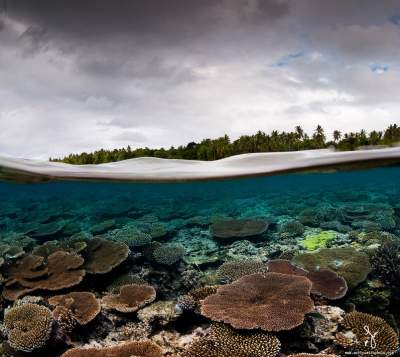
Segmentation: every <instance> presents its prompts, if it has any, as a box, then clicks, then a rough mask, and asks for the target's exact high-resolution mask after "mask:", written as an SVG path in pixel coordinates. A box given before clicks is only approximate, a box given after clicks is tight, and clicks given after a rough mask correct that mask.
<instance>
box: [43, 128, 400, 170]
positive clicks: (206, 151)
mask: <svg viewBox="0 0 400 357" xmlns="http://www.w3.org/2000/svg"><path fill="white" fill-rule="evenodd" d="M332 137H333V140H332V141H327V140H326V135H325V132H324V129H323V128H322V127H321V126H320V125H318V126H317V128H316V129H315V131H314V132H313V133H312V135H311V136H309V135H308V134H307V133H305V132H304V130H303V129H302V128H301V127H300V126H296V128H295V130H294V131H291V132H284V131H283V132H278V131H276V130H274V131H273V132H272V133H270V134H266V133H264V132H262V131H258V132H257V133H256V134H254V135H243V136H241V137H240V138H239V139H237V140H235V141H231V140H230V138H229V136H228V135H225V136H223V137H220V138H217V139H204V140H202V141H201V142H200V143H195V142H191V143H189V144H187V145H186V146H179V147H176V148H175V147H173V146H172V147H170V148H169V149H164V148H161V149H150V148H147V147H146V148H138V149H132V148H131V147H130V146H128V147H126V148H122V149H114V150H103V149H102V150H98V151H95V152H93V153H86V152H84V153H81V154H70V155H68V156H66V157H64V158H62V159H54V158H53V159H52V158H50V161H62V162H66V163H69V164H77V165H82V164H101V163H105V162H112V161H121V160H126V159H132V158H135V157H159V158H166V159H187V160H207V161H210V160H218V159H222V158H224V157H228V156H232V155H238V154H246V153H254V152H276V151H298V150H308V149H321V148H326V147H329V146H335V147H336V148H337V149H339V150H344V151H348V150H355V149H356V148H358V147H360V146H368V145H389V146H390V145H393V144H395V143H398V142H400V127H399V126H398V125H397V124H393V125H390V126H389V127H388V128H387V129H386V130H384V131H375V130H374V131H371V132H370V133H367V132H366V131H365V130H361V131H360V132H357V133H352V132H351V133H345V134H342V133H341V132H340V131H338V130H335V131H334V132H333V135H332Z"/></svg>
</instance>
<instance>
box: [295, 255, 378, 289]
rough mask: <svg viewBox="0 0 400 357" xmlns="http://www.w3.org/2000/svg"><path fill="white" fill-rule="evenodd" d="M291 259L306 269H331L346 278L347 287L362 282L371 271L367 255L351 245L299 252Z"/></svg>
mask: <svg viewBox="0 0 400 357" xmlns="http://www.w3.org/2000/svg"><path fill="white" fill-rule="evenodd" d="M292 261H293V263H294V264H296V265H298V266H300V267H302V268H304V269H306V270H308V271H315V270H318V269H320V268H325V269H330V270H333V271H334V272H336V273H337V274H339V275H340V276H342V277H343V278H344V279H345V280H346V282H347V285H348V287H349V288H353V287H355V286H357V285H358V284H359V283H361V282H363V281H364V280H365V279H366V278H367V276H368V274H369V272H370V271H371V264H370V262H369V258H368V255H367V254H365V253H363V252H359V251H357V250H355V249H354V248H351V247H345V248H329V249H321V250H319V251H317V252H313V253H304V254H299V255H297V256H295V257H294V258H293V260H292Z"/></svg>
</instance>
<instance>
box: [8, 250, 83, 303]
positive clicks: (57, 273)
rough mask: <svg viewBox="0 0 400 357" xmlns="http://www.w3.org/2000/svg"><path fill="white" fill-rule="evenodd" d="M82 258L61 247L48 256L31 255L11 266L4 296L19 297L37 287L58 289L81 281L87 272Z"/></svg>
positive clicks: (12, 298)
mask: <svg viewBox="0 0 400 357" xmlns="http://www.w3.org/2000/svg"><path fill="white" fill-rule="evenodd" d="M82 264H83V258H81V257H80V256H78V255H74V254H70V253H67V252H63V251H58V252H55V253H53V254H51V255H50V256H49V257H48V258H47V259H45V258H43V257H40V256H36V255H28V256H26V257H24V258H22V259H21V260H19V261H17V262H16V263H15V264H14V265H12V266H10V268H9V269H8V270H7V275H8V279H7V280H6V282H5V287H4V289H3V297H4V298H5V299H7V300H12V301H13V300H16V299H18V298H19V297H21V296H23V295H26V294H28V293H31V292H33V291H36V290H50V291H56V290H61V289H65V288H69V287H72V286H74V285H77V284H79V283H80V282H81V281H82V279H83V277H84V276H85V270H83V269H82Z"/></svg>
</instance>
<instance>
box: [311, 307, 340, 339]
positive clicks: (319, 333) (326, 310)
mask: <svg viewBox="0 0 400 357" xmlns="http://www.w3.org/2000/svg"><path fill="white" fill-rule="evenodd" d="M315 312H316V313H318V314H320V315H321V317H322V318H314V317H312V316H311V317H310V318H311V319H312V320H313V326H314V328H313V335H312V337H313V339H314V340H315V341H316V343H320V342H321V341H323V342H333V341H335V339H336V333H337V332H338V330H339V324H340V323H342V321H343V317H344V315H345V313H346V312H345V311H344V310H342V309H341V308H340V307H338V306H329V305H320V306H315Z"/></svg>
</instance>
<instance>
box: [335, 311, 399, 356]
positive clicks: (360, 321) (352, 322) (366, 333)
mask: <svg viewBox="0 0 400 357" xmlns="http://www.w3.org/2000/svg"><path fill="white" fill-rule="evenodd" d="M342 323H343V325H344V326H345V327H346V328H348V329H350V330H351V331H352V332H353V333H354V334H355V335H356V337H357V342H356V343H355V345H354V346H352V348H353V349H355V350H356V351H357V352H370V353H376V354H383V355H384V354H386V355H387V354H391V353H393V352H395V351H396V350H397V349H398V348H399V339H398V336H397V333H396V332H395V331H394V330H393V329H392V328H391V327H390V326H389V325H388V324H387V323H386V321H385V320H383V319H381V318H380V317H377V316H373V315H370V314H365V313H362V312H351V313H349V314H346V315H345V316H344V319H343V322H342Z"/></svg>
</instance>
